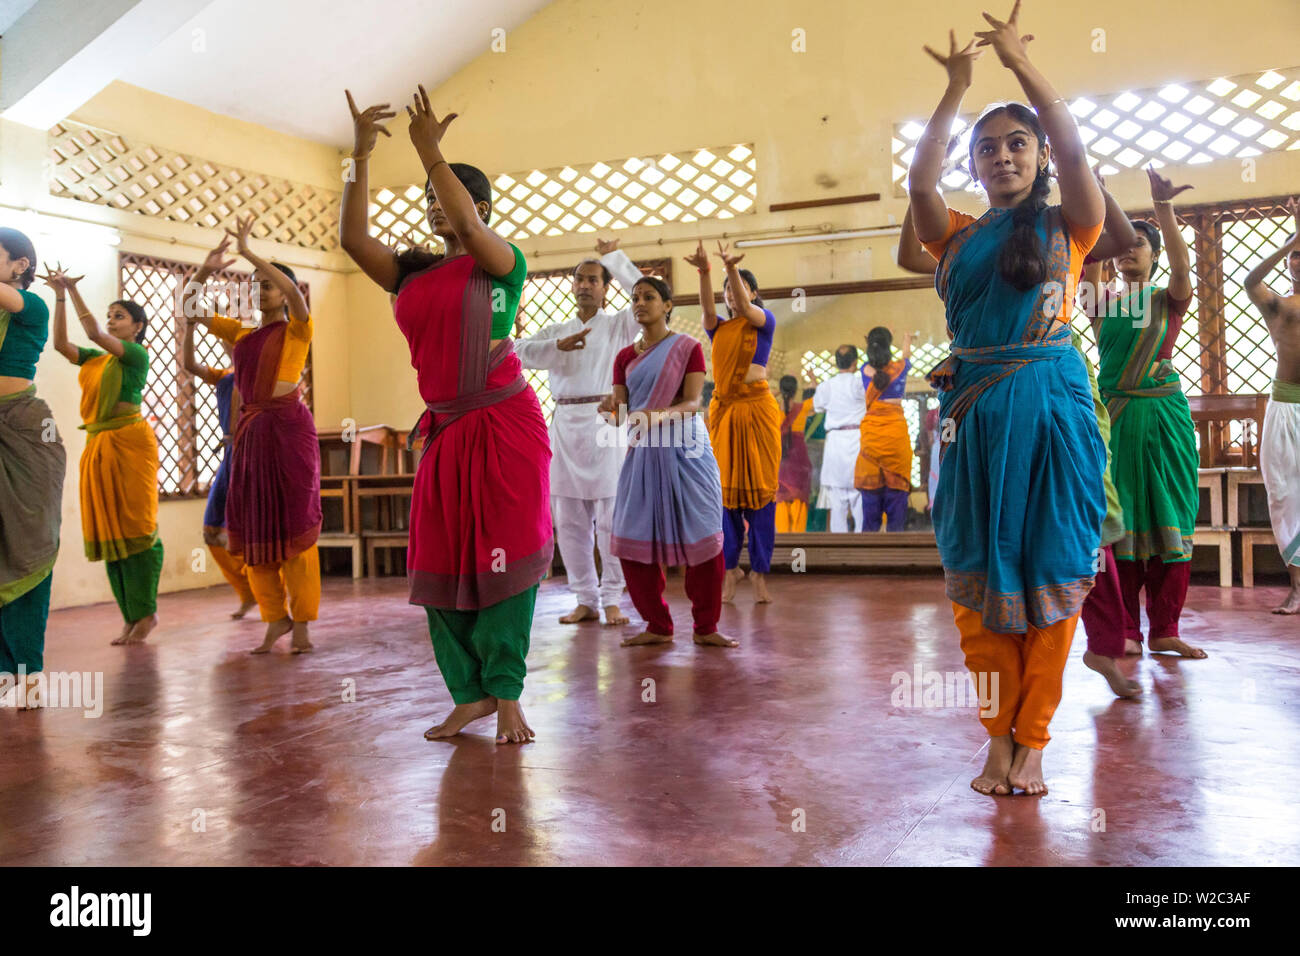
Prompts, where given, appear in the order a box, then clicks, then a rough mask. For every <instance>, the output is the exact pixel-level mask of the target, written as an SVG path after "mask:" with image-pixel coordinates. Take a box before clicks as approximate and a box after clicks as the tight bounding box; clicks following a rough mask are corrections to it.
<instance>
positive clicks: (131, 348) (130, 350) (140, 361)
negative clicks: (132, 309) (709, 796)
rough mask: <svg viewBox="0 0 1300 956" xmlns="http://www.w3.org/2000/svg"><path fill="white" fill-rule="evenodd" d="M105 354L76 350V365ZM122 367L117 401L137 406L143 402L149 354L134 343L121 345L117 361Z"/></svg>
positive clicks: (96, 351)
mask: <svg viewBox="0 0 1300 956" xmlns="http://www.w3.org/2000/svg"><path fill="white" fill-rule="evenodd" d="M104 354H105V353H104V352H102V351H101V350H99V349H84V348H79V349H77V364H78V365H84V364H85V363H87V362H89V361H90V360H91V359H93V358H95V357H96V356H98V355H104ZM117 361H118V364H119V365H120V366H121V367H122V391H121V392H120V393H119V395H118V397H117V401H119V402H126V403H127V404H129V405H139V404H140V403H141V402H143V401H144V394H143V393H144V383H145V379H146V378H147V377H148V375H149V353H148V351H146V350H145V347H144V346H143V345H139V344H138V343H136V342H123V343H122V357H121V358H120V359H118V360H117Z"/></svg>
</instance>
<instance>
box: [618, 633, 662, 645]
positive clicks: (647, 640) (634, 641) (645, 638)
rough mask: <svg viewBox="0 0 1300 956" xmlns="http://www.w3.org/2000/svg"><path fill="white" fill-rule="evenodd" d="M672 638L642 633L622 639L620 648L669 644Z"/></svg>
mask: <svg viewBox="0 0 1300 956" xmlns="http://www.w3.org/2000/svg"><path fill="white" fill-rule="evenodd" d="M672 642H673V636H672V635H671V634H656V633H655V632H654V631H642V632H641V633H640V634H638V635H636V636H635V637H625V638H623V640H622V642H621V644H620V646H622V647H634V646H636V645H638V644H671V643H672Z"/></svg>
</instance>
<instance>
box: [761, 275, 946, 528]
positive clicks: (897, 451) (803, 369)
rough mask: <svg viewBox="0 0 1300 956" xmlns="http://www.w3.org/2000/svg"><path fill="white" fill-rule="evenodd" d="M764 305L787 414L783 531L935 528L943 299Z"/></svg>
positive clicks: (905, 296) (907, 296)
mask: <svg viewBox="0 0 1300 956" xmlns="http://www.w3.org/2000/svg"><path fill="white" fill-rule="evenodd" d="M764 305H765V306H766V307H767V308H768V309H769V310H770V311H771V312H772V313H773V314H774V315H775V317H776V321H777V343H778V347H777V348H774V349H773V352H772V357H771V361H770V364H769V366H768V380H769V383H770V384H771V386H772V390H773V393H774V394H775V395H776V399H777V405H778V407H779V409H780V412H781V416H782V424H781V456H782V457H781V468H780V474H779V488H778V491H777V506H776V508H777V514H776V530H777V533H778V534H782V533H787V534H788V533H800V532H805V531H808V532H814V531H820V532H825V531H831V532H842V533H854V534H860V533H863V532H871V533H875V532H883V533H889V532H895V531H931V530H932V528H933V523H932V521H931V516H930V507H931V501H932V500H933V489H934V486H935V484H936V483H937V480H938V465H939V461H938V446H937V445H936V444H935V442H936V439H937V437H938V429H939V428H940V423H939V411H938V408H939V401H938V395H937V393H936V392H935V391H934V389H933V388H931V387H930V384H929V382H928V381H927V380H926V375H927V374H928V373H929V372H930V371H931V370H932V369H933V368H934V366H935V365H937V364H938V363H939V362H940V361H941V360H942V359H943V358H944V356H946V355H947V352H948V343H947V335H946V333H945V331H944V326H943V311H942V305H941V304H940V303H939V302H938V300H937V299H935V297H934V293H933V292H932V291H930V290H928V289H923V290H910V291H907V292H898V293H895V292H889V293H875V292H873V293H857V294H849V295H833V296H819V297H816V298H802V297H800V298H795V299H772V300H764ZM878 329H880V330H883V331H876V330H878ZM909 333H915V335H914V337H912V338H911V341H910V348H909V341H908V338H909ZM835 342H838V345H833V344H831V343H835ZM873 357H874V360H875V362H874V363H873ZM875 363H879V366H880V367H877V364H875Z"/></svg>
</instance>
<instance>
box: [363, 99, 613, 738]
mask: <svg viewBox="0 0 1300 956" xmlns="http://www.w3.org/2000/svg"><path fill="white" fill-rule="evenodd" d="M348 106H349V107H350V108H351V110H352V121H353V126H354V131H355V135H356V139H355V146H354V148H353V152H352V159H353V162H354V163H355V167H354V173H355V175H354V176H352V177H350V179H349V181H348V182H347V183H346V184H345V186H344V189H343V209H342V216H341V221H340V238H341V240H342V245H343V249H344V250H345V251H346V252H347V253H348V255H350V256H351V257H352V258H353V260H354V261H355V262H356V263H357V265H359V266H360V267H361V269H362V270H363V271H364V272H365V273H366V275H368V276H370V278H371V279H373V280H374V281H375V282H376V283H377V284H378V285H379V286H380V287H381V288H382V289H384V291H386V292H389V293H394V294H396V296H397V302H396V306H395V315H396V318H397V325H398V328H400V329H401V330H402V334H403V335H405V336H406V339H407V343H408V344H409V345H410V349H411V365H412V366H413V367H414V368H415V370H416V377H417V381H418V383H419V389H420V397H421V398H422V399H423V400H424V403H425V405H426V406H427V409H428V410H427V411H426V412H425V414H424V415H423V416H421V418H420V421H419V424H418V426H417V430H418V431H419V433H420V434H422V435H424V436H425V440H424V447H423V451H422V453H421V456H420V463H419V466H418V468H417V470H416V474H415V488H414V492H413V494H412V498H411V537H410V547H409V549H408V550H407V573H408V576H409V578H410V582H411V603H412V604H420V605H423V606H424V608H425V611H426V613H427V614H428V618H429V635H430V637H431V639H432V641H433V652H434V656H435V657H436V658H437V661H438V669H439V670H440V671H442V676H443V680H445V681H446V683H447V689H448V691H450V692H451V698H452V700H453V701H454V702H455V705H456V706H455V707H454V708H453V709H452V711H451V713H450V714H449V715H448V716H447V718H446V719H445V720H444V721H443V722H442V723H440V724H438V725H436V726H434V727H431V728H430V729H429V730H428V731H427V732H426V733H425V735H424V736H425V737H426V738H427V739H429V740H437V739H441V738H444V737H451V736H453V735H454V734H457V733H459V732H460V731H461V730H462V729H463V728H464V727H465V726H466V725H467V724H469V723H470V722H471V721H474V720H478V719H480V718H483V717H487V716H488V715H489V714H492V713H495V714H496V715H497V737H496V741H497V743H499V744H506V743H518V744H522V743H528V742H529V741H530V740H531V739H532V738H533V737H534V736H535V735H534V733H533V731H532V729H531V728H530V727H529V726H528V724H527V722H526V721H525V719H524V713H523V710H522V709H521V708H520V706H519V697H520V694H521V693H522V691H523V687H524V675H525V673H526V670H527V668H526V665H525V662H524V659H525V656H526V655H527V653H528V644H529V633H530V631H531V629H532V621H533V606H534V603H535V602H536V599H537V584H538V582H539V581H540V580H541V579H542V577H543V576H544V575H545V574H546V569H547V568H548V567H550V564H551V557H552V553H553V551H554V538H553V536H552V528H551V513H550V464H551V447H550V441H549V439H548V437H547V431H546V420H545V419H544V418H543V417H542V409H541V406H540V405H539V404H538V401H537V396H536V395H535V394H534V393H533V390H532V389H531V388H530V387H529V386H528V383H527V382H526V381H525V380H524V378H523V374H522V368H523V367H522V365H521V364H520V361H519V357H518V356H517V355H516V354H515V351H514V343H513V342H512V340H511V339H510V338H509V336H510V332H511V329H512V328H513V326H514V319H515V312H516V310H517V308H518V306H519V299H520V297H521V295H522V293H523V285H524V280H525V278H526V276H527V269H528V267H527V264H526V263H525V261H524V255H523V253H522V252H520V251H519V249H518V248H517V247H515V246H513V245H511V244H510V243H508V242H506V241H505V240H504V239H502V238H501V237H500V236H498V235H497V234H496V233H495V232H493V231H492V230H491V229H490V228H489V227H488V220H489V218H490V216H491V213H492V187H491V185H490V184H489V182H488V179H487V177H486V176H484V175H483V173H482V172H480V171H479V170H478V169H475V168H474V167H473V166H469V165H466V164H464V163H456V164H455V165H452V164H449V163H448V162H447V161H446V160H445V159H443V156H442V150H441V148H440V145H439V144H440V142H441V140H442V137H443V135H444V134H445V133H446V131H447V127H448V126H449V125H450V124H451V121H452V120H453V119H455V118H456V114H454V113H452V114H450V115H448V116H446V117H444V118H443V119H442V120H439V119H438V118H437V117H435V116H434V114H433V111H432V109H431V108H430V106H429V97H428V94H427V93H425V91H424V87H423V86H422V87H420V90H419V93H418V94H417V95H416V97H415V101H414V103H413V105H412V106H408V107H407V108H406V113H407V116H408V118H409V119H410V134H411V142H412V143H413V144H414V145H415V148H416V152H418V153H419V155H420V161H421V164H422V168H423V169H424V171H425V176H426V178H427V185H426V187H425V193H426V196H427V198H428V205H429V208H428V218H429V225H430V226H431V227H432V228H433V231H434V233H435V234H436V235H437V236H438V237H439V238H440V239H442V241H443V244H444V250H443V254H442V255H434V254H432V253H430V252H428V251H426V250H423V249H414V250H408V251H406V252H403V253H401V254H395V253H394V252H393V251H392V250H391V249H389V248H388V247H387V246H385V245H384V244H383V243H382V242H380V241H379V240H378V239H376V238H374V237H373V236H371V235H370V234H369V222H368V210H367V206H368V197H369V192H368V189H367V178H368V177H367V175H366V160H367V158H368V157H369V155H370V152H371V151H372V150H373V149H374V146H375V141H376V139H377V138H378V134H379V133H381V132H382V133H384V135H390V134H389V133H388V131H387V130H386V129H384V128H383V126H382V125H381V121H382V120H384V119H387V118H389V117H391V116H393V115H394V114H393V113H391V112H386V110H387V108H388V107H387V104H384V105H383V106H372V107H370V108H369V109H367V110H364V111H358V110H357V108H356V105H355V104H354V103H353V102H352V95H351V93H349V94H348ZM593 427H594V422H593Z"/></svg>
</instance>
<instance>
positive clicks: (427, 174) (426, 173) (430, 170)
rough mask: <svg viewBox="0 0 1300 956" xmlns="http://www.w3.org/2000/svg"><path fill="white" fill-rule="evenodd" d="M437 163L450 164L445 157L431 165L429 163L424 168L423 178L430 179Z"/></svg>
mask: <svg viewBox="0 0 1300 956" xmlns="http://www.w3.org/2000/svg"><path fill="white" fill-rule="evenodd" d="M439 164H442V165H444V166H449V165H450V164H448V163H447V161H446V160H445V159H440V160H438V162H436V163H434V164H433V165H431V166H430V167H429V168H428V169H426V170H425V171H424V178H425V179H432V178H433V176H432V173H433V170H434V169H436V168H437V167H438V165H439Z"/></svg>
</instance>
